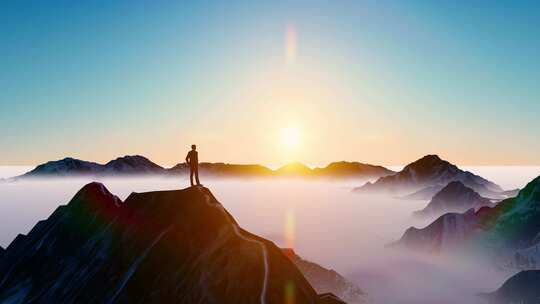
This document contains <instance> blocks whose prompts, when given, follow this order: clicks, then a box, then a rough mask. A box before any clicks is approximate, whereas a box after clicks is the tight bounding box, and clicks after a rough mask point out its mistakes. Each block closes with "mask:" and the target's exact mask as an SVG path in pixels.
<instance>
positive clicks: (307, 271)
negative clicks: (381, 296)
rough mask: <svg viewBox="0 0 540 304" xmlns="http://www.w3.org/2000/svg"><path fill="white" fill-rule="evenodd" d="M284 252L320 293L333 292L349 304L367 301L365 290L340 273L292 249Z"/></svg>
mask: <svg viewBox="0 0 540 304" xmlns="http://www.w3.org/2000/svg"><path fill="white" fill-rule="evenodd" d="M283 252H284V253H285V255H286V256H288V257H289V258H290V259H291V261H293V262H294V264H295V265H296V267H298V269H300V271H301V272H302V274H304V276H305V277H306V279H307V280H308V281H309V283H310V284H311V286H313V288H315V290H316V291H317V292H318V293H319V294H333V295H335V296H338V297H339V298H340V299H343V300H345V301H347V303H349V304H357V303H365V302H366V300H365V296H366V294H365V292H364V291H362V289H360V288H359V287H358V286H356V285H354V284H353V283H351V282H350V281H349V280H347V279H345V278H344V277H343V276H341V275H340V274H339V273H337V272H335V271H334V270H331V269H326V268H324V267H322V266H320V265H318V264H315V263H313V262H310V261H307V260H304V259H302V258H301V257H299V256H298V255H297V254H296V253H295V252H294V251H293V250H292V249H283Z"/></svg>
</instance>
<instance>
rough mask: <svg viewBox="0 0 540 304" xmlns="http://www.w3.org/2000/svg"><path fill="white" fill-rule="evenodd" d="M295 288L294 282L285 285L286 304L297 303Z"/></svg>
mask: <svg viewBox="0 0 540 304" xmlns="http://www.w3.org/2000/svg"><path fill="white" fill-rule="evenodd" d="M295 289H296V288H295V286H294V282H293V281H289V282H287V285H285V304H294V303H295V302H296V295H295Z"/></svg>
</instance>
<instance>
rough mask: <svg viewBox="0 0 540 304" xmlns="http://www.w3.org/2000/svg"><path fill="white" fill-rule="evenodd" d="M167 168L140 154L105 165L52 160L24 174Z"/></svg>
mask: <svg viewBox="0 0 540 304" xmlns="http://www.w3.org/2000/svg"><path fill="white" fill-rule="evenodd" d="M163 173H165V169H164V168H162V167H161V166H159V165H157V164H155V163H153V162H151V161H150V160H148V159H147V158H146V157H143V156H140V155H134V156H124V157H119V158H117V159H115V160H112V161H110V162H108V163H107V164H105V165H101V164H97V163H92V162H87V161H83V160H79V159H74V158H70V157H68V158H64V159H62V160H57V161H50V162H47V163H45V164H42V165H39V166H37V167H36V168H35V169H34V170H32V171H30V172H28V173H26V174H24V175H22V177H23V178H28V177H48V176H56V177H62V176H97V175H127V174H130V175H137V174H163Z"/></svg>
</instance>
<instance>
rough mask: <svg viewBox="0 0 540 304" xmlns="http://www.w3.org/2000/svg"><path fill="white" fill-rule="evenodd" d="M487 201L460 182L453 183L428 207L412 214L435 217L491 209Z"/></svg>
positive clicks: (434, 197)
mask: <svg viewBox="0 0 540 304" xmlns="http://www.w3.org/2000/svg"><path fill="white" fill-rule="evenodd" d="M493 206H495V204H493V203H492V202H491V201H490V200H489V199H487V198H484V197H482V196H480V194H478V193H476V191H474V190H473V189H471V188H469V187H467V186H465V185H464V184H463V183H462V182H459V181H454V182H451V183H449V184H448V185H446V187H444V188H443V189H442V190H441V191H439V192H438V193H437V194H435V196H433V198H432V199H431V201H430V202H429V203H428V205H427V206H426V207H425V208H424V209H422V210H419V211H416V212H414V213H413V214H414V215H415V216H418V217H437V216H441V215H443V214H445V213H448V212H465V211H467V210H469V209H474V210H475V211H476V210H478V209H480V208H481V207H493Z"/></svg>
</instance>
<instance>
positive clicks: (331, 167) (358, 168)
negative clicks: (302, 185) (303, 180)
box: [313, 161, 396, 178]
mask: <svg viewBox="0 0 540 304" xmlns="http://www.w3.org/2000/svg"><path fill="white" fill-rule="evenodd" d="M395 173H396V172H394V171H392V170H388V169H386V168H385V167H382V166H374V165H369V164H363V163H359V162H346V161H340V162H333V163H330V164H328V166H326V167H324V168H315V169H313V175H315V176H327V177H343V178H355V177H381V176H388V175H392V174H395Z"/></svg>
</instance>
